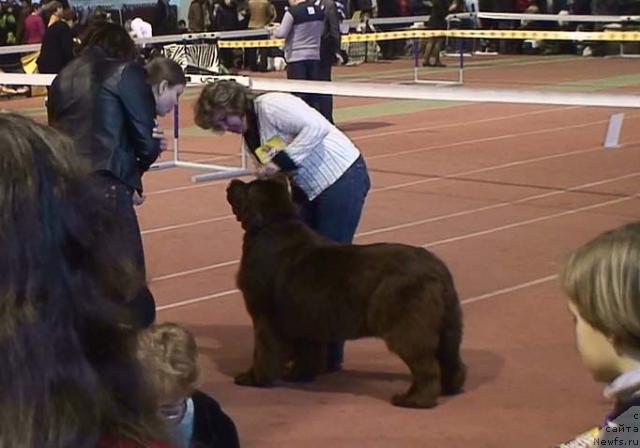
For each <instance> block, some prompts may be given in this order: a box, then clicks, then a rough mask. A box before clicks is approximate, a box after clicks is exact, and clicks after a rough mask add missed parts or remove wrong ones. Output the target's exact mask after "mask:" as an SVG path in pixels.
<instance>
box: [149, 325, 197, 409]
mask: <svg viewBox="0 0 640 448" xmlns="http://www.w3.org/2000/svg"><path fill="white" fill-rule="evenodd" d="M197 358H198V347H197V345H196V341H195V338H194V337H193V335H192V334H191V333H190V332H189V331H187V330H186V329H184V328H183V327H181V326H179V325H177V324H174V323H163V324H157V325H154V326H152V327H150V328H149V329H147V330H144V331H142V332H141V334H140V336H139V339H138V359H139V360H140V362H141V363H142V365H143V367H144V368H145V370H146V372H147V378H149V380H150V383H151V386H152V387H153V389H154V390H155V392H156V395H157V397H158V404H159V410H160V413H161V415H162V416H163V417H165V418H166V419H168V420H174V419H177V420H179V419H181V418H182V415H181V412H182V411H183V410H184V405H183V404H184V400H185V398H186V397H188V396H189V395H191V393H192V392H193V390H194V389H195V385H196V381H197V379H198V360H197Z"/></svg>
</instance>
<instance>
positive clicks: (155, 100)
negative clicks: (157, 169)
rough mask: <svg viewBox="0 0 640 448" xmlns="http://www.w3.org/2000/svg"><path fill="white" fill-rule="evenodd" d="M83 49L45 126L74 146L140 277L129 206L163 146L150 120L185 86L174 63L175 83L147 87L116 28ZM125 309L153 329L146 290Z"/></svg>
mask: <svg viewBox="0 0 640 448" xmlns="http://www.w3.org/2000/svg"><path fill="white" fill-rule="evenodd" d="M84 43H85V49H84V50H83V51H82V53H81V55H80V56H79V57H78V58H76V59H75V60H73V61H72V62H71V63H69V64H68V65H67V66H66V67H65V68H64V69H62V71H61V72H60V74H59V75H58V76H57V77H56V78H55V80H54V82H53V84H52V85H51V88H50V93H49V100H48V114H49V124H50V125H51V126H53V127H54V128H57V129H58V130H61V131H62V132H64V133H66V134H68V135H69V136H70V137H71V138H72V139H73V141H74V144H75V149H76V151H77V152H78V154H79V155H80V156H81V157H82V158H83V160H84V161H85V163H86V165H87V174H88V175H90V176H91V178H92V179H93V181H94V182H95V183H96V184H98V185H99V188H101V189H102V190H103V192H104V194H105V196H107V197H108V198H110V200H111V204H112V207H113V213H114V214H115V215H116V216H118V218H119V219H120V222H121V230H122V235H121V237H122V238H124V239H125V240H126V241H128V242H129V245H128V247H130V249H131V254H130V256H131V258H132V261H133V262H134V264H135V265H136V267H138V268H139V270H140V271H141V272H142V273H143V275H144V271H145V270H144V252H143V248H142V239H141V237H140V228H139V225H138V220H137V217H136V214H135V211H134V208H133V206H134V201H135V202H137V203H141V201H142V198H143V196H142V191H143V188H142V174H143V173H144V172H145V171H147V170H148V169H149V167H150V166H151V164H153V163H154V162H155V161H156V159H157V158H158V156H159V155H160V152H161V151H162V150H163V148H164V146H165V141H164V136H163V134H162V131H161V130H160V129H159V128H158V127H157V125H156V121H155V118H156V114H161V115H162V114H165V113H167V112H169V111H170V110H172V109H173V106H175V104H177V99H178V96H179V95H180V93H181V92H182V89H184V84H185V83H186V82H185V80H184V75H183V74H182V71H181V70H180V69H179V67H178V66H177V64H175V63H174V62H172V61H169V60H166V61H167V62H166V65H168V66H170V67H174V70H173V71H172V73H176V72H177V73H179V76H178V79H175V76H174V79H173V81H175V82H174V83H173V85H170V84H172V83H171V80H169V82H167V83H161V82H159V81H158V80H157V79H156V80H155V82H154V83H153V84H154V85H153V86H152V85H151V84H150V82H149V80H148V76H147V72H146V71H145V69H144V67H143V66H141V65H139V64H137V63H136V62H135V61H134V59H135V57H136V53H137V52H136V48H135V45H134V43H133V41H132V40H131V38H130V37H129V35H128V33H127V32H126V30H125V29H124V28H123V27H121V26H120V25H117V24H114V23H108V22H103V23H98V24H96V25H95V27H94V28H93V29H90V30H89V31H88V33H87V35H86V37H85V40H84ZM172 64H173V65H172ZM175 67H177V69H175ZM176 83H177V85H176ZM129 305H130V307H131V309H132V312H133V313H134V315H135V316H137V320H138V321H139V323H140V324H141V325H142V326H149V325H151V324H152V323H153V321H154V319H155V301H154V299H153V296H152V295H151V292H150V291H149V289H148V287H146V286H145V287H144V288H143V289H142V290H141V291H140V293H139V294H138V295H137V296H136V297H135V299H134V300H132V301H131V302H130V303H129Z"/></svg>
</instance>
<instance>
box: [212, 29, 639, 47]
mask: <svg viewBox="0 0 640 448" xmlns="http://www.w3.org/2000/svg"><path fill="white" fill-rule="evenodd" d="M430 37H458V38H467V39H469V38H483V39H534V40H571V41H573V40H577V41H583V40H590V41H606V42H639V41H640V31H522V30H502V31H501V30H406V31H389V32H384V33H362V34H348V35H346V36H343V37H342V42H367V41H372V40H376V41H378V40H394V39H426V38H430ZM282 45H284V40H283V39H259V40H235V41H218V46H219V47H220V48H256V47H281V46H282Z"/></svg>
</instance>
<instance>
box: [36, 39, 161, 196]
mask: <svg viewBox="0 0 640 448" xmlns="http://www.w3.org/2000/svg"><path fill="white" fill-rule="evenodd" d="M155 107H156V105H155V100H154V98H153V93H152V91H151V87H150V86H149V85H148V84H147V82H146V79H145V72H144V69H143V67H142V66H140V65H139V64H137V63H134V62H122V61H119V60H115V59H111V58H108V57H107V56H106V54H105V53H104V52H103V51H102V49H100V48H97V47H94V48H89V49H87V50H86V51H85V52H83V54H82V55H81V56H80V57H78V58H76V59H75V60H73V61H72V62H71V63H69V64H68V65H67V66H66V67H65V68H64V69H63V70H62V71H61V72H60V74H59V75H58V76H57V77H56V78H55V80H54V81H53V84H52V85H51V88H50V91H49V99H48V115H49V124H50V125H51V126H53V127H55V128H57V129H59V130H61V131H62V132H64V133H66V134H68V135H69V136H70V137H71V138H72V139H73V140H74V143H75V146H76V150H77V151H78V153H79V154H80V155H81V156H82V157H83V158H84V159H85V160H86V162H87V163H88V165H89V166H88V168H89V171H90V172H93V173H96V172H101V173H104V172H106V173H108V174H109V175H111V176H113V177H115V178H117V179H118V180H120V181H121V182H123V183H125V184H127V185H128V186H129V187H130V188H133V189H136V190H138V191H142V179H141V177H142V173H143V172H145V171H146V170H148V169H149V166H150V165H151V164H152V163H153V162H154V161H155V160H156V159H157V158H158V155H159V154H160V142H159V141H158V140H157V139H154V138H153V128H154V126H155V116H156V111H155Z"/></svg>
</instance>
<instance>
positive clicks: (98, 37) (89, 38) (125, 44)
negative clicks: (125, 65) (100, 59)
mask: <svg viewBox="0 0 640 448" xmlns="http://www.w3.org/2000/svg"><path fill="white" fill-rule="evenodd" d="M81 40H82V49H85V48H89V47H99V48H101V49H102V50H103V51H104V52H105V53H106V54H107V56H109V57H111V58H115V59H122V60H124V61H133V60H135V59H136V57H137V56H138V50H137V48H136V44H135V43H134V42H133V39H131V36H129V33H127V30H125V29H124V27H123V26H121V25H118V24H117V23H112V22H95V23H93V24H92V25H90V26H89V28H88V29H87V31H86V32H85V34H84V36H83V37H82V39H81Z"/></svg>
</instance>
